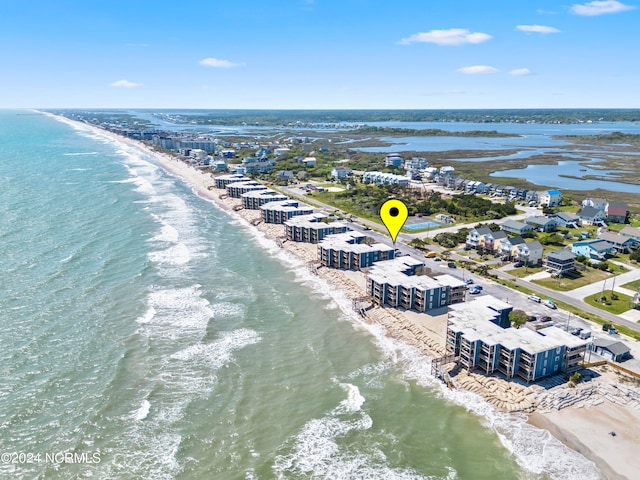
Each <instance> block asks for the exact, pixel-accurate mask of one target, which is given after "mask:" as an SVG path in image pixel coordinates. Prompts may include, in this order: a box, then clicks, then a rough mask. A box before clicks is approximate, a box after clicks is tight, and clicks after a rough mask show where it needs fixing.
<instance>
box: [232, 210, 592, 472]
mask: <svg viewBox="0 0 640 480" xmlns="http://www.w3.org/2000/svg"><path fill="white" fill-rule="evenodd" d="M240 224H241V225H243V226H245V227H246V228H247V230H248V231H249V232H251V233H252V234H253V235H254V237H255V239H256V241H257V243H258V244H259V245H260V246H261V247H263V248H264V249H265V250H267V251H268V252H269V253H271V254H272V255H273V256H274V257H276V258H278V259H279V260H280V261H281V262H282V263H283V264H284V265H286V266H287V267H289V268H292V269H293V271H294V273H295V277H296V279H297V280H298V281H300V282H301V283H303V284H306V285H308V286H309V287H310V288H312V289H313V290H314V291H315V292H316V293H319V294H320V295H321V296H322V298H331V299H332V300H333V301H334V302H335V303H336V304H337V305H338V306H339V307H340V309H341V310H342V312H343V313H344V315H345V317H346V318H348V319H349V321H351V322H352V324H353V325H354V326H357V327H358V328H362V329H364V330H366V331H368V332H369V333H370V334H371V335H372V336H373V337H374V338H375V342H376V344H377V345H378V347H379V348H380V349H381V351H382V352H383V354H384V355H385V357H386V358H388V359H389V360H390V361H392V362H393V363H394V364H396V365H398V366H399V367H400V368H401V370H402V372H403V374H404V376H405V378H407V379H408V380H415V381H417V383H418V384H420V385H422V386H424V387H427V388H430V389H435V390H436V391H437V392H439V394H440V395H442V396H443V397H445V398H446V399H448V400H449V401H451V402H453V403H455V404H457V405H461V406H463V407H465V408H467V410H469V411H470V412H472V413H474V414H476V415H478V416H481V417H484V418H485V425H486V426H487V427H488V428H490V429H492V430H493V431H494V432H496V434H497V435H498V437H499V439H500V441H501V443H502V444H503V445H504V447H505V448H507V449H508V450H509V451H510V452H512V453H513V455H514V457H515V459H516V461H517V462H518V464H519V465H520V466H521V467H522V468H523V469H525V470H527V471H529V472H532V473H541V472H545V473H546V474H547V475H549V478H550V479H552V480H574V479H575V480H578V479H580V480H581V479H583V478H594V479H596V478H600V474H599V472H598V469H597V468H596V466H595V464H593V462H591V461H589V460H588V459H586V458H585V457H584V456H582V455H581V454H579V453H577V452H575V451H573V450H571V449H570V448H568V447H566V446H565V445H563V444H562V443H561V442H560V441H558V440H557V439H555V438H554V437H553V436H551V435H550V434H548V432H546V431H543V430H540V429H537V428H535V427H533V426H531V425H528V424H527V423H526V418H525V417H524V416H521V415H513V414H506V413H501V412H498V411H497V410H496V409H495V408H494V407H493V406H492V405H491V404H489V403H488V402H487V401H486V400H484V399H483V398H482V397H480V396H479V395H476V394H473V393H471V392H466V391H458V390H449V389H447V388H446V387H445V386H444V385H443V384H442V383H441V382H440V381H438V380H437V379H435V378H434V377H432V376H431V375H430V372H431V358H429V357H428V356H426V355H424V354H422V353H421V352H419V351H418V350H417V349H416V348H414V347H412V346H410V345H408V344H405V343H403V342H400V341H398V340H395V339H392V338H389V337H388V336H386V332H385V329H384V328H383V327H382V326H380V325H376V324H368V323H366V322H363V321H362V319H361V318H360V317H359V316H358V315H357V314H355V312H353V310H352V308H351V300H350V299H349V298H348V297H347V296H346V294H345V293H344V292H342V291H340V290H339V289H335V288H334V287H332V286H331V285H329V284H328V283H327V282H326V281H324V280H323V279H321V278H319V277H318V276H316V275H313V274H312V273H310V272H309V271H308V270H307V269H306V268H304V267H303V264H302V262H301V261H300V260H299V259H297V258H294V257H292V256H291V255H290V254H288V253H287V252H286V251H285V250H283V249H280V248H279V247H278V246H277V245H275V243H273V242H271V241H270V240H267V239H265V238H264V236H263V234H262V233H260V232H259V231H257V230H256V229H255V228H251V227H250V226H248V225H247V224H246V223H242V222H240ZM301 267H302V268H301ZM329 305H331V303H330V304H329ZM534 431H537V432H538V433H537V434H534V433H532V432H534ZM523 432H529V433H527V434H523ZM550 451H553V452H554V454H553V455H548V454H547V452H550ZM276 470H277V469H276ZM314 471H315V470H314ZM334 474H335V475H338V474H339V472H331V475H326V477H327V478H340V477H339V476H333V475H334ZM323 475H324V474H323ZM453 475H454V476H455V472H454V474H453ZM320 476H322V475H320ZM343 478H347V477H343ZM388 478H393V477H388ZM398 478H403V477H398ZM409 478H413V477H409Z"/></svg>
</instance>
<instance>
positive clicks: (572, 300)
mask: <svg viewBox="0 0 640 480" xmlns="http://www.w3.org/2000/svg"><path fill="white" fill-rule="evenodd" d="M491 273H494V274H496V275H498V277H500V278H503V279H506V280H512V281H514V282H515V283H517V284H519V285H523V286H525V287H527V288H529V289H530V290H533V291H534V292H536V293H537V294H538V295H539V296H540V297H542V298H547V297H550V298H553V299H556V300H559V301H561V302H564V303H567V304H569V305H571V306H573V307H576V308H579V309H580V310H583V311H585V312H589V313H592V314H593V315H596V316H598V317H600V318H602V319H603V320H608V321H610V322H614V323H618V324H620V325H625V326H626V327H629V328H631V329H632V330H635V331H637V332H640V325H639V324H638V323H636V322H633V321H630V320H626V319H624V318H622V317H621V316H619V315H615V314H613V313H609V312H606V311H604V310H600V309H599V308H596V307H594V306H591V305H589V304H587V303H585V302H584V301H583V300H582V298H584V297H578V296H576V295H575V294H574V293H573V291H569V292H558V291H556V290H552V289H550V288H547V287H543V286H542V285H538V284H536V283H531V282H527V281H526V280H523V279H521V278H517V277H514V276H513V275H511V274H509V273H507V272H503V271H500V270H491ZM600 288H602V287H600ZM596 291H598V290H596ZM521 295H522V294H521Z"/></svg>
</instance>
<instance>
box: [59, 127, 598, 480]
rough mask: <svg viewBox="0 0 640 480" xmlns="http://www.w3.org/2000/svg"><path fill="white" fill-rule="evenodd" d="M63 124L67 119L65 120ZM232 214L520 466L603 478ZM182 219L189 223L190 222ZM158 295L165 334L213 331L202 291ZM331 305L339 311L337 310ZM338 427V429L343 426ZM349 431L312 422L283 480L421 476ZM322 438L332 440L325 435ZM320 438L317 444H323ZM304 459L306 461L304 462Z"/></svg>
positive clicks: (283, 462)
mask: <svg viewBox="0 0 640 480" xmlns="http://www.w3.org/2000/svg"><path fill="white" fill-rule="evenodd" d="M56 118H57V119H58V120H61V119H60V118H59V117H56ZM61 121H64V120H61ZM65 123H69V124H70V125H72V126H73V127H74V128H76V129H77V130H81V131H83V133H84V134H86V135H87V136H90V137H92V138H98V139H100V140H101V141H103V142H106V143H115V144H117V145H118V146H122V144H121V143H119V142H116V141H114V140H112V139H110V138H108V137H103V136H101V135H98V134H95V133H94V132H93V130H91V129H90V128H89V127H82V126H81V127H78V125H77V124H75V123H72V122H65ZM121 153H122V154H123V155H124V156H125V157H126V159H127V161H128V162H130V164H131V167H133V166H135V168H132V170H131V172H130V173H131V174H132V175H139V174H140V173H139V172H138V170H139V169H140V168H141V167H143V168H144V167H146V168H148V169H149V171H153V169H154V168H156V167H154V166H153V165H152V164H151V163H149V162H146V161H144V160H143V159H141V158H139V153H138V151H137V150H135V151H134V149H133V148H132V147H129V146H126V147H122V150H121ZM149 167H151V168H149ZM150 185H151V183H150ZM138 186H139V188H140V191H141V193H145V194H148V195H150V196H152V194H153V192H152V191H151V190H150V189H148V188H147V187H146V186H141V184H138ZM152 186H153V185H152ZM154 200H159V201H163V202H164V201H166V200H167V199H166V198H162V197H161V198H154ZM182 203H184V202H182ZM212 203H213V202H212ZM178 208H179V206H178ZM176 213H177V212H176ZM227 213H228V214H229V215H231V216H232V218H233V219H234V221H233V223H237V224H239V225H242V226H243V227H244V228H245V229H246V231H247V232H249V233H251V234H252V235H253V236H254V238H255V240H256V242H257V243H258V244H259V245H260V246H261V247H262V248H264V249H265V250H266V251H268V252H269V253H270V254H272V255H273V256H275V257H276V258H278V259H279V260H280V261H281V262H282V263H283V264H284V265H286V266H287V267H289V268H291V269H292V270H293V271H294V272H295V275H296V278H297V279H298V280H299V281H301V282H302V283H305V284H307V285H309V286H310V287H311V288H312V289H313V290H314V291H316V292H317V293H319V294H320V295H321V296H322V297H323V298H332V299H333V301H335V303H336V304H337V305H338V306H339V307H340V309H341V310H342V311H343V312H344V313H345V315H346V316H347V317H348V318H350V320H351V321H352V322H353V323H354V325H356V326H358V327H359V328H363V329H366V330H367V331H369V332H370V333H371V334H372V335H373V336H374V338H375V339H376V343H377V345H378V346H379V348H380V349H381V350H382V351H383V353H384V355H385V356H386V357H387V358H388V359H389V360H391V361H393V362H394V363H396V364H398V365H399V366H400V367H401V368H402V370H403V372H404V374H405V376H406V378H407V379H413V380H416V381H417V382H418V383H419V384H420V385H423V386H425V387H427V388H435V389H436V390H437V391H439V392H440V394H441V395H442V396H443V397H445V398H447V399H448V400H450V401H452V402H454V403H456V404H458V405H462V406H464V407H466V408H467V409H468V410H469V411H470V412H473V413H474V414H477V415H480V416H482V417H484V418H485V419H486V424H487V426H488V427H489V428H491V429H493V430H494V431H496V432H497V434H498V436H499V438H500V440H501V441H502V443H503V444H504V445H505V447H506V448H508V449H509V450H510V451H512V452H513V453H514V456H515V457H516V459H517V461H518V463H519V464H520V465H521V466H522V467H523V468H525V469H526V470H528V471H531V472H546V473H548V475H549V476H550V478H552V479H573V478H576V479H577V478H596V477H598V474H597V470H596V469H595V466H594V465H593V464H592V463H591V462H589V461H587V460H586V459H584V457H582V456H580V455H579V454H577V453H575V452H573V451H572V450H570V449H568V448H566V447H564V446H563V445H562V444H561V443H560V442H558V441H557V440H555V439H554V438H553V437H551V436H550V435H549V434H548V433H547V432H545V431H542V430H539V429H536V428H534V427H532V426H530V425H528V424H526V423H525V422H524V418H523V417H522V416H518V415H509V414H503V413H500V412H497V411H496V410H495V409H494V408H493V407H492V406H491V405H490V404H488V403H487V402H486V401H484V399H482V398H481V397H479V396H477V395H474V394H472V393H469V392H459V391H450V390H447V389H445V388H443V386H442V385H441V384H440V382H438V381H437V380H435V379H434V378H433V377H431V376H430V375H429V372H430V359H429V358H428V357H425V356H423V355H421V354H420V353H419V352H418V351H417V350H416V349H414V348H412V347H410V346H407V345H405V344H402V343H401V342H398V341H395V340H392V339H389V338H388V337H386V336H385V335H384V329H382V328H381V327H379V326H375V325H368V324H366V323H364V322H362V321H361V320H360V319H359V317H357V316H356V315H354V314H353V312H352V311H351V302H350V301H349V299H348V298H347V297H346V295H343V294H342V293H341V292H338V291H336V289H334V288H332V287H331V286H329V285H328V284H327V283H326V282H324V281H323V280H321V279H319V278H318V277H315V276H313V275H312V274H310V273H309V272H307V270H306V269H305V268H301V267H303V262H302V261H300V260H299V259H297V258H295V257H292V256H291V255H289V254H288V253H286V252H285V251H284V250H281V249H280V248H278V247H277V245H276V244H275V243H274V242H272V241H271V240H267V239H265V238H264V236H263V235H262V234H261V233H259V232H257V231H256V229H254V228H251V227H249V226H248V224H247V223H246V222H245V221H244V220H241V219H240V218H239V217H238V216H237V215H236V214H233V213H231V212H227ZM182 218H183V219H184V217H182ZM161 234H162V232H161ZM187 290H188V289H187ZM155 293H156V294H161V295H164V294H165V293H169V295H168V298H166V299H165V300H161V299H160V298H159V297H158V296H157V295H154V294H152V295H151V296H150V305H151V308H154V309H157V311H158V314H157V315H153V316H152V317H150V318H149V321H148V324H149V325H150V326H162V327H170V328H166V329H163V330H162V334H163V335H168V336H170V337H172V336H175V337H177V336H179V335H180V332H181V330H182V329H187V330H190V329H192V328H196V329H197V330H203V329H204V327H206V323H207V322H208V319H209V318H210V316H211V313H212V311H211V307H210V306H209V305H208V302H206V300H205V301H203V299H201V298H200V297H199V293H194V292H189V294H188V295H184V296H183V294H184V293H185V292H183V291H180V290H176V291H166V292H162V293H160V292H155ZM194 301H195V302H194ZM330 306H331V307H333V305H332V304H330ZM141 323H142V322H141ZM176 332H177V333H176ZM185 350H186V349H185ZM198 351H199V352H200V353H204V352H206V349H200V350H199V349H198V348H195V347H194V350H193V351H190V352H188V351H185V352H184V353H183V355H188V354H191V355H192V357H191V358H192V359H193V358H198V355H197V354H196V352H198ZM208 354H209V355H211V354H212V351H211V350H210V351H209V352H208ZM174 360H176V359H174ZM176 381H179V378H176ZM361 406H362V405H360V407H361ZM334 420H335V421H334ZM336 421H337V422H338V423H335V422H336ZM345 428H346V429H347V431H348V430H349V428H351V427H349V426H345V425H344V424H341V423H340V421H339V420H337V419H332V418H331V415H329V416H328V417H327V418H325V419H320V420H316V421H311V422H309V423H308V424H307V425H305V428H304V429H303V431H302V432H301V434H300V435H299V438H298V443H299V444H300V445H302V446H301V447H300V448H298V450H297V451H298V453H300V455H303V452H305V450H306V449H308V450H309V451H310V452H312V455H311V456H312V457H314V456H315V460H314V459H313V458H310V459H307V460H305V461H302V460H301V459H299V458H295V455H294V456H286V457H279V460H278V461H277V462H276V466H275V467H274V468H275V470H276V471H277V472H278V473H279V477H281V478H282V475H283V472H286V471H288V472H289V473H291V471H292V470H291V469H293V471H294V472H297V473H302V472H307V471H309V472H314V473H315V474H316V475H317V476H324V477H326V478H351V476H352V475H351V474H352V473H353V472H358V471H359V472H361V473H362V475H358V476H362V477H366V476H367V475H369V474H372V475H370V476H372V477H375V478H394V477H395V478H417V476H416V475H415V474H414V473H413V472H406V471H400V472H398V471H393V470H389V469H388V468H387V467H385V466H378V467H376V466H373V467H367V466H366V464H367V462H368V461H369V460H370V459H368V458H362V457H357V456H355V457H354V456H351V457H350V456H349V455H348V454H346V453H344V452H339V451H335V450H333V448H334V447H335V446H336V444H335V441H333V439H335V437H336V435H340V432H341V431H344V429H345ZM314 432H320V436H319V437H317V436H314ZM322 432H324V434H326V435H323V434H322ZM314 438H315V439H317V443H316V441H315V440H314ZM163 441H164V442H165V443H164V447H168V449H169V450H172V449H173V448H177V446H178V445H179V442H180V439H179V436H178V438H177V439H175V438H166V439H163ZM176 442H177V443H176ZM305 445H306V447H305ZM172 447H173V448H172ZM324 447H326V451H323V448H324ZM159 450H160V451H162V450H164V448H159ZM550 452H553V454H549V453H550ZM292 455H293V454H292ZM298 461H301V462H303V463H300V464H298ZM334 461H335V464H334V466H333V467H332V466H331V463H332V462H334ZM327 462H328V463H327ZM360 462H363V463H360ZM305 465H307V466H308V467H309V470H306V469H305V468H306V467H305ZM362 465H365V467H363V468H373V470H371V471H367V473H366V474H365V471H362V470H360V467H361V466H362ZM451 475H453V476H454V477H455V472H450V476H451Z"/></svg>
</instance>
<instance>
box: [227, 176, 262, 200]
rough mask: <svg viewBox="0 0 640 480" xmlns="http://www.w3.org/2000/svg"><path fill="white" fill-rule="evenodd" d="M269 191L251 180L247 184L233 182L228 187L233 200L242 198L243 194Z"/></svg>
mask: <svg viewBox="0 0 640 480" xmlns="http://www.w3.org/2000/svg"><path fill="white" fill-rule="evenodd" d="M257 190H267V187H265V186H264V185H262V184H261V183H258V182H255V181H253V180H249V181H247V182H233V183H230V184H229V185H227V193H228V194H229V196H230V197H231V198H241V197H242V194H243V193H247V192H255V191H257Z"/></svg>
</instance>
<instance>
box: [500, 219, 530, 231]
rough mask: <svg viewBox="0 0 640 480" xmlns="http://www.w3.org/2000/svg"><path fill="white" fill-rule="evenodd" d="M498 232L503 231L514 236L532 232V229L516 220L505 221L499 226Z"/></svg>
mask: <svg viewBox="0 0 640 480" xmlns="http://www.w3.org/2000/svg"><path fill="white" fill-rule="evenodd" d="M500 230H504V231H505V232H507V233H513V234H514V235H522V234H523V233H527V232H531V231H533V227H532V226H531V225H527V224H526V223H522V222H518V221H516V220H507V221H506V222H503V223H501V224H500Z"/></svg>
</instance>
